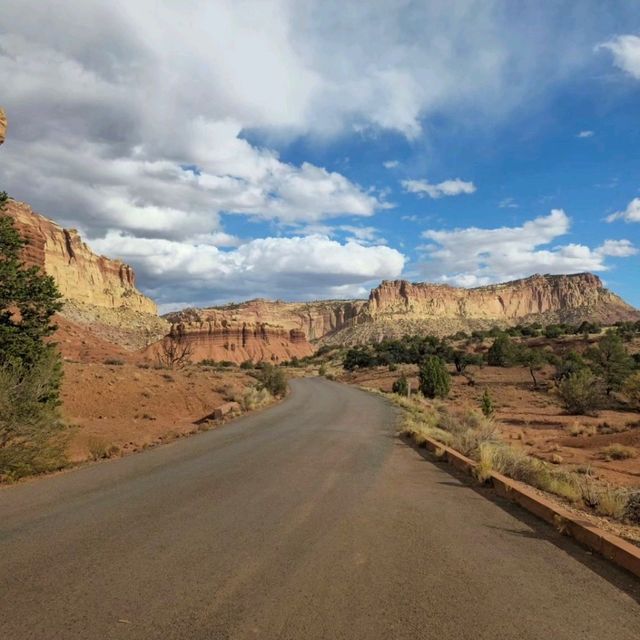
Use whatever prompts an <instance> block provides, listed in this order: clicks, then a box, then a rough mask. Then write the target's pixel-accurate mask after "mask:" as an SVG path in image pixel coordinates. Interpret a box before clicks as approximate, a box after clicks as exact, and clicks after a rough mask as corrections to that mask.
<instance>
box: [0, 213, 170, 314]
mask: <svg viewBox="0 0 640 640" xmlns="http://www.w3.org/2000/svg"><path fill="white" fill-rule="evenodd" d="M5 213H7V214H8V215H10V216H11V217H12V218H13V219H14V221H15V224H16V227H17V229H18V231H19V232H20V234H21V235H22V236H23V237H24V238H25V239H26V240H27V242H28V244H27V246H26V248H25V251H24V257H25V261H26V262H27V264H30V265H35V266H38V267H40V268H42V270H43V271H44V272H45V273H46V274H48V275H50V276H53V278H54V280H55V281H56V284H57V285H58V288H59V289H60V292H61V293H62V295H63V296H64V297H65V298H66V299H68V300H72V301H74V302H81V303H86V304H91V305H95V306H98V307H109V308H126V309H131V310H134V311H140V312H143V313H151V314H157V308H156V304H155V302H153V300H151V299H150V298H147V297H146V296H145V295H143V294H142V293H140V292H139V291H138V290H137V289H136V286H135V284H136V283H135V274H134V272H133V269H132V268H131V267H130V266H129V265H127V264H124V263H123V262H120V261H119V260H110V259H109V258H105V257H104V256H99V255H96V254H95V253H93V251H91V249H90V248H89V247H88V246H87V245H86V244H85V243H84V242H83V241H82V239H81V238H80V236H79V235H78V233H77V232H76V231H75V230H74V229H63V228H62V227H60V226H59V225H57V224H56V223H55V222H53V221H52V220H49V219H48V218H45V217H44V216H41V215H39V214H37V213H35V212H34V211H33V210H32V209H31V207H29V206H28V205H26V204H24V203H22V202H16V201H14V200H10V201H9V203H8V205H7V208H6V211H5Z"/></svg>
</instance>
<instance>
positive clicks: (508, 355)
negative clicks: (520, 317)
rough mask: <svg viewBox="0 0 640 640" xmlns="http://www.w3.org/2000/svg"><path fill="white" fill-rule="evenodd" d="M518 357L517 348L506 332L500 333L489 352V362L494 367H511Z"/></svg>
mask: <svg viewBox="0 0 640 640" xmlns="http://www.w3.org/2000/svg"><path fill="white" fill-rule="evenodd" d="M515 359H516V348H515V345H514V344H513V342H512V341H511V339H510V338H509V337H508V336H507V335H505V334H504V333H502V334H500V335H498V336H497V337H496V339H495V340H494V341H493V344H492V345H491V347H490V348H489V351H488V353H487V362H488V363H489V365H490V366H492V367H510V366H511V365H512V364H513V363H514V360H515Z"/></svg>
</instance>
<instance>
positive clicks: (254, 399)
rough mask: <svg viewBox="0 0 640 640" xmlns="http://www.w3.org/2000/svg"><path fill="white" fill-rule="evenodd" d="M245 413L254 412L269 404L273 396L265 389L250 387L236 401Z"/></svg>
mask: <svg viewBox="0 0 640 640" xmlns="http://www.w3.org/2000/svg"><path fill="white" fill-rule="evenodd" d="M236 401H237V402H238V404H239V405H240V406H241V407H242V409H243V410H244V411H252V410H254V409H259V408H260V407H262V406H264V405H265V404H268V403H269V402H270V401H271V394H270V393H269V391H267V389H265V388H264V387H249V388H247V389H245V390H244V391H243V393H242V395H241V396H240V397H239V398H237V400H236Z"/></svg>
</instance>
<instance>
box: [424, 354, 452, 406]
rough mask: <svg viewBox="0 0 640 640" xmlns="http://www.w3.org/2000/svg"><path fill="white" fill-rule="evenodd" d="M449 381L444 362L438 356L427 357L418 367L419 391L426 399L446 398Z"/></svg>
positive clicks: (449, 386)
mask: <svg viewBox="0 0 640 640" xmlns="http://www.w3.org/2000/svg"><path fill="white" fill-rule="evenodd" d="M450 388H451V380H450V377H449V372H448V371H447V369H446V367H445V365H444V362H443V361H442V360H441V359H440V358H439V357H438V356H428V357H427V359H426V360H425V361H424V363H423V364H422V366H421V367H420V391H422V393H423V394H424V395H425V396H426V397H427V398H446V397H447V396H448V395H449V390H450Z"/></svg>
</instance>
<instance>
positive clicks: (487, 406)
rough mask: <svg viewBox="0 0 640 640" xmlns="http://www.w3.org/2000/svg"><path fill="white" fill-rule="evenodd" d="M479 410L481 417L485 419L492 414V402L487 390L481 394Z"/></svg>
mask: <svg viewBox="0 0 640 640" xmlns="http://www.w3.org/2000/svg"><path fill="white" fill-rule="evenodd" d="M480 408H481V409H482V415H483V416H485V418H490V417H491V416H492V415H493V413H494V408H493V400H492V399H491V396H490V395H489V389H485V390H484V393H483V394H482V401H481V403H480Z"/></svg>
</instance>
